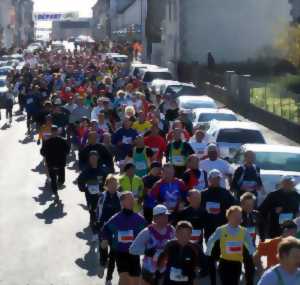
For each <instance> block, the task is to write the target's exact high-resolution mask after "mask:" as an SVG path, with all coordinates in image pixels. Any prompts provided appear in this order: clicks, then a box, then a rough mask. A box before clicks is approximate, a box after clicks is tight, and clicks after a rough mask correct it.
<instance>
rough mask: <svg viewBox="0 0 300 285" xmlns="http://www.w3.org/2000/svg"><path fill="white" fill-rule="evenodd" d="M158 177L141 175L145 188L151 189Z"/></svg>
mask: <svg viewBox="0 0 300 285" xmlns="http://www.w3.org/2000/svg"><path fill="white" fill-rule="evenodd" d="M159 179H160V177H159V176H153V175H151V174H150V175H146V176H144V177H143V182H144V187H145V189H151V188H152V187H153V185H154V184H155V183H156V182H157V181H158V180H159Z"/></svg>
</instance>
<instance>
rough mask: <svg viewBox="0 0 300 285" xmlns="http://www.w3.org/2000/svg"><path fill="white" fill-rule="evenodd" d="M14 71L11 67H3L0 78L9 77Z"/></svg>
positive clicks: (0, 70) (0, 68)
mask: <svg viewBox="0 0 300 285" xmlns="http://www.w3.org/2000/svg"><path fill="white" fill-rule="evenodd" d="M12 70H13V67H11V66H7V65H6V66H1V67H0V76H7V74H8V73H9V72H10V71H12Z"/></svg>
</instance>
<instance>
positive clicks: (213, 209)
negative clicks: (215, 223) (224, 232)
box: [206, 202, 221, 215]
mask: <svg viewBox="0 0 300 285" xmlns="http://www.w3.org/2000/svg"><path fill="white" fill-rule="evenodd" d="M206 211H207V212H208V213H209V214H213V215H218V214H220V212H221V206H220V203H217V202H206Z"/></svg>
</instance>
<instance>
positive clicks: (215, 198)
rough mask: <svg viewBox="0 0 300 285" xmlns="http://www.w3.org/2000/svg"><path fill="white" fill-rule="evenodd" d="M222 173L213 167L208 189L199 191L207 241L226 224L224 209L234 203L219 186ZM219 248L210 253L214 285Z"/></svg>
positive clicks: (210, 267)
mask: <svg viewBox="0 0 300 285" xmlns="http://www.w3.org/2000/svg"><path fill="white" fill-rule="evenodd" d="M221 179H222V173H221V172H220V171H219V170H217V169H213V170H211V171H210V172H209V173H208V185H209V186H208V189H207V190H204V191H203V192H201V207H202V209H204V210H205V212H206V215H207V217H206V219H205V221H204V238H205V241H206V242H207V241H208V239H209V237H210V236H211V234H213V233H214V232H215V230H216V229H217V228H218V227H220V226H222V225H224V224H226V221H227V220H226V211H227V209H229V208H230V207H231V206H232V205H234V204H236V201H235V199H234V197H233V196H232V195H231V193H230V192H229V191H227V190H226V189H224V188H223V187H221ZM219 255H220V254H219V248H218V247H216V250H215V251H214V252H213V253H212V254H211V255H210V258H209V260H208V262H209V276H210V282H211V285H216V265H215V264H216V259H218V257H219Z"/></svg>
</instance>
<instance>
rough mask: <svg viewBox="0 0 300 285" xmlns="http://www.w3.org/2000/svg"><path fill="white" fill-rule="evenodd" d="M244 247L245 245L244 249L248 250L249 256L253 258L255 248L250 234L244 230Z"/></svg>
mask: <svg viewBox="0 0 300 285" xmlns="http://www.w3.org/2000/svg"><path fill="white" fill-rule="evenodd" d="M244 245H245V247H246V249H247V250H248V252H249V254H250V255H251V256H253V255H254V253H255V250H256V248H255V246H254V243H253V239H252V237H251V236H250V234H249V233H248V232H247V231H246V230H245V239H244Z"/></svg>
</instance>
